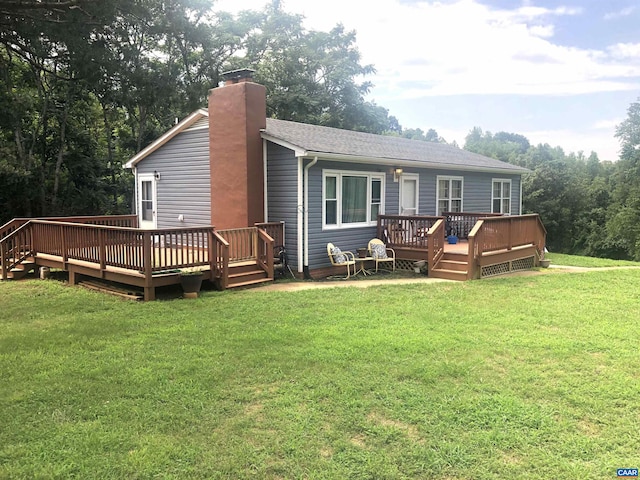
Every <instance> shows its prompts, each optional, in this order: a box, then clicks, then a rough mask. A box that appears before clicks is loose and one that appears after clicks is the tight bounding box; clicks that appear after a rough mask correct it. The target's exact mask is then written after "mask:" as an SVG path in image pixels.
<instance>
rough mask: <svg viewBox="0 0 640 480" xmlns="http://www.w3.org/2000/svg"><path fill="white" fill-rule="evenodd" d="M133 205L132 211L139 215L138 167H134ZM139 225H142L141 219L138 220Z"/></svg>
mask: <svg viewBox="0 0 640 480" xmlns="http://www.w3.org/2000/svg"><path fill="white" fill-rule="evenodd" d="M133 179H134V180H133V205H131V209H132V210H133V213H135V214H136V215H138V167H133ZM138 225H140V218H138Z"/></svg>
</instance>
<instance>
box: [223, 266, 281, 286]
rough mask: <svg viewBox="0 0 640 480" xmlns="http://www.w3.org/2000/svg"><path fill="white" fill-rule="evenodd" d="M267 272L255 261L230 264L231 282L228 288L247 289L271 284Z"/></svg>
mask: <svg viewBox="0 0 640 480" xmlns="http://www.w3.org/2000/svg"><path fill="white" fill-rule="evenodd" d="M272 280H273V279H272V278H269V276H268V274H267V272H265V271H264V270H263V269H262V268H260V267H259V266H258V264H257V262H255V261H246V262H237V263H230V264H229V281H228V284H227V288H236V287H246V286H249V285H257V284H260V283H265V282H270V281H272Z"/></svg>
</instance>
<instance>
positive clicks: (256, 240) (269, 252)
mask: <svg viewBox="0 0 640 480" xmlns="http://www.w3.org/2000/svg"><path fill="white" fill-rule="evenodd" d="M217 233H218V234H219V235H220V237H222V238H223V239H224V240H226V242H227V244H228V257H229V263H232V264H233V263H240V262H248V261H251V262H253V261H255V262H257V264H258V265H259V266H260V267H261V268H262V269H263V270H264V271H265V272H267V276H268V278H273V247H274V239H273V238H272V237H271V236H270V235H269V234H268V233H267V232H266V231H265V230H264V229H262V228H258V227H246V228H230V229H225V230H217Z"/></svg>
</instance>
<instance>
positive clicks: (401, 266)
mask: <svg viewBox="0 0 640 480" xmlns="http://www.w3.org/2000/svg"><path fill="white" fill-rule="evenodd" d="M414 263H416V261H415V260H403V259H401V258H396V270H402V271H407V272H413V264H414ZM380 265H382V264H380Z"/></svg>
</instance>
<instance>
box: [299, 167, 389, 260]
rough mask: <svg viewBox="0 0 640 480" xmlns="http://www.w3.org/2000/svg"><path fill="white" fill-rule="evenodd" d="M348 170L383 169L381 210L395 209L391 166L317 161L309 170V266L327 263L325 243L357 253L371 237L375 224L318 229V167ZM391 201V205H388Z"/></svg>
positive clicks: (320, 212) (371, 171)
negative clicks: (383, 208)
mask: <svg viewBox="0 0 640 480" xmlns="http://www.w3.org/2000/svg"><path fill="white" fill-rule="evenodd" d="M326 169H328V170H350V171H359V172H370V173H385V212H386V213H390V210H391V213H393V212H394V211H393V210H392V208H395V213H397V211H398V184H397V183H394V182H393V174H392V173H391V172H392V171H393V170H392V168H391V167H388V168H386V167H384V166H380V165H375V166H369V165H363V164H356V163H341V162H327V161H319V162H318V163H317V164H316V165H314V166H313V167H311V170H310V171H309V269H310V270H313V269H316V268H322V267H329V266H331V262H330V261H329V257H328V256H327V243H328V242H331V243H333V244H335V245H336V246H338V247H340V249H342V250H349V251H351V252H353V253H354V255H357V253H356V250H357V249H358V248H361V247H366V246H367V243H369V240H371V239H372V238H375V236H376V233H377V232H376V230H377V228H376V227H375V226H367V227H356V228H340V229H327V230H323V229H322V171H323V170H326ZM392 205H395V207H392Z"/></svg>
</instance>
